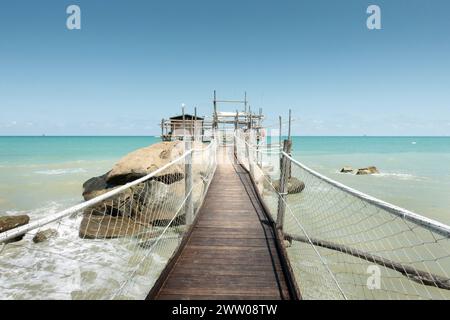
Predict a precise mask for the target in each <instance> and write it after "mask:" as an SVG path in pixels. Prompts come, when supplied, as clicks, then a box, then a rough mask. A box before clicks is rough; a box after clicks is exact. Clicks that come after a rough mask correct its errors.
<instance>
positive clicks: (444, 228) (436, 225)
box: [282, 151, 450, 238]
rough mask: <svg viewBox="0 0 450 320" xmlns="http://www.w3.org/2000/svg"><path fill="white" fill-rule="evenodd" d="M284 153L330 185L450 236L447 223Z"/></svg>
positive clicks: (449, 228) (293, 161)
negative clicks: (323, 173)
mask: <svg viewBox="0 0 450 320" xmlns="http://www.w3.org/2000/svg"><path fill="white" fill-rule="evenodd" d="M282 154H283V155H284V156H286V157H288V159H289V160H290V161H291V162H292V163H294V164H295V165H297V166H299V167H300V168H302V169H303V170H305V171H307V172H309V173H310V174H312V175H314V176H316V177H317V178H319V179H321V180H323V181H325V182H327V183H329V184H330V185H332V186H334V187H336V188H338V189H340V190H343V191H345V192H347V193H349V194H351V195H353V196H355V197H357V198H360V199H361V200H364V201H367V202H368V203H371V204H373V205H375V206H377V207H380V208H381V209H383V210H386V211H388V212H390V213H392V214H395V215H397V216H399V217H401V218H402V219H406V220H409V221H411V222H414V223H416V224H419V225H421V226H423V227H425V228H427V229H429V230H431V231H433V232H437V233H440V234H442V235H444V236H445V237H449V238H450V226H448V225H445V224H443V223H441V222H438V221H436V220H433V219H430V218H427V217H424V216H422V215H420V214H417V213H414V212H411V211H409V210H407V209H404V208H401V207H398V206H395V205H393V204H391V203H388V202H385V201H383V200H380V199H377V198H375V197H372V196H369V195H368V194H365V193H363V192H361V191H358V190H355V189H353V188H350V187H348V186H346V185H344V184H342V183H339V182H337V181H335V180H332V179H330V178H328V177H326V176H324V175H322V174H320V173H318V172H316V171H314V170H312V169H310V168H308V167H307V166H305V165H304V164H302V163H300V162H299V161H297V160H295V159H294V158H292V157H291V156H290V155H288V154H287V153H286V152H284V151H282Z"/></svg>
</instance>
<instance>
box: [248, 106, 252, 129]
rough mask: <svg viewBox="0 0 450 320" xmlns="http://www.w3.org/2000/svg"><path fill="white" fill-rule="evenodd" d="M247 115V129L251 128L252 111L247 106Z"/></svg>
mask: <svg viewBox="0 0 450 320" xmlns="http://www.w3.org/2000/svg"><path fill="white" fill-rule="evenodd" d="M248 113H249V121H248V128H249V129H251V128H252V109H251V107H250V106H248Z"/></svg>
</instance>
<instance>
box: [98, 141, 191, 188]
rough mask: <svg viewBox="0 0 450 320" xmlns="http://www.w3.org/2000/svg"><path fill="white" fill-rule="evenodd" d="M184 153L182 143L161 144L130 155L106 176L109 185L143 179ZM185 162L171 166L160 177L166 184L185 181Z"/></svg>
mask: <svg viewBox="0 0 450 320" xmlns="http://www.w3.org/2000/svg"><path fill="white" fill-rule="evenodd" d="M183 152H184V145H183V143H182V142H180V141H171V142H161V143H156V144H153V145H151V146H149V147H146V148H142V149H138V150H136V151H134V152H131V153H129V154H128V155H126V156H125V157H124V158H122V159H121V160H120V161H119V162H117V163H116V164H115V165H114V167H113V168H112V170H111V171H110V172H108V173H107V174H106V177H105V182H106V184H107V185H122V184H126V183H127V182H130V181H134V180H136V179H139V178H142V177H144V176H146V175H148V174H149V173H151V172H153V171H155V170H157V169H159V168H161V167H163V166H164V165H166V164H168V163H169V162H171V161H172V160H173V159H176V158H178V157H180V156H181V155H182V154H183ZM183 173H184V168H183V162H182V161H180V162H179V163H178V164H175V165H173V166H170V168H168V169H167V170H165V171H164V172H161V174H159V175H158V177H159V179H160V180H161V181H162V180H164V181H165V182H169V183H170V182H176V181H179V180H181V179H183Z"/></svg>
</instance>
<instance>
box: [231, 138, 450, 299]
mask: <svg viewBox="0 0 450 320" xmlns="http://www.w3.org/2000/svg"><path fill="white" fill-rule="evenodd" d="M235 139H236V144H237V147H236V156H237V158H238V160H239V161H240V162H241V163H242V165H243V166H244V167H246V168H247V169H248V170H249V172H250V174H251V175H252V178H253V180H254V182H255V185H256V186H257V189H258V192H259V193H260V196H261V198H262V199H263V201H264V202H265V205H266V207H267V208H268V210H269V211H270V212H269V213H270V214H271V215H272V218H273V220H274V221H280V219H279V217H278V214H279V212H280V211H279V210H280V209H279V208H280V206H279V203H280V202H282V203H284V204H285V214H284V219H282V221H283V223H282V225H281V226H277V228H280V229H281V230H282V231H283V234H284V237H285V240H286V241H285V245H286V251H287V253H288V257H289V260H290V264H291V266H292V269H293V272H294V276H295V279H296V282H297V285H298V288H299V289H300V292H301V295H302V297H303V298H304V299H449V298H450V239H449V238H450V227H449V226H447V225H445V224H442V223H440V222H437V221H435V220H432V219H430V218H427V217H424V216H422V215H419V214H417V213H413V212H411V211H408V210H406V209H403V208H400V207H398V206H395V205H392V204H389V203H387V202H384V201H382V200H379V199H376V198H374V197H371V196H369V195H366V194H364V193H362V192H359V191H357V190H354V189H352V188H350V187H348V186H345V185H343V184H341V183H339V182H336V181H334V180H332V179H329V178H328V177H325V176H323V175H322V174H320V173H318V172H316V171H314V170H312V169H310V168H308V167H307V166H305V165H303V164H302V163H300V162H299V161H298V160H296V159H294V158H293V157H292V156H291V155H290V154H288V153H286V152H283V151H280V152H278V154H274V153H273V152H265V151H266V150H264V148H261V147H260V146H257V145H256V140H255V138H254V134H253V133H251V132H250V133H249V132H246V133H244V132H242V131H238V132H237V133H236V136H235ZM246 148H247V149H248V151H247V150H246ZM281 158H285V159H286V160H287V162H288V163H289V166H288V167H289V174H288V175H289V179H288V182H287V183H288V185H289V188H288V192H286V194H281V193H280V180H279V179H280V176H281V174H280V159H281ZM262 164H263V165H262ZM264 164H265V166H264ZM296 184H297V185H298V184H301V185H302V188H297V189H296V190H290V188H291V187H292V189H295V188H293V186H295V185H296Z"/></svg>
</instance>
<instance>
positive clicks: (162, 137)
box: [161, 118, 165, 141]
mask: <svg viewBox="0 0 450 320" xmlns="http://www.w3.org/2000/svg"><path fill="white" fill-rule="evenodd" d="M161 140H163V141H164V140H165V137H164V118H162V119H161Z"/></svg>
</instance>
